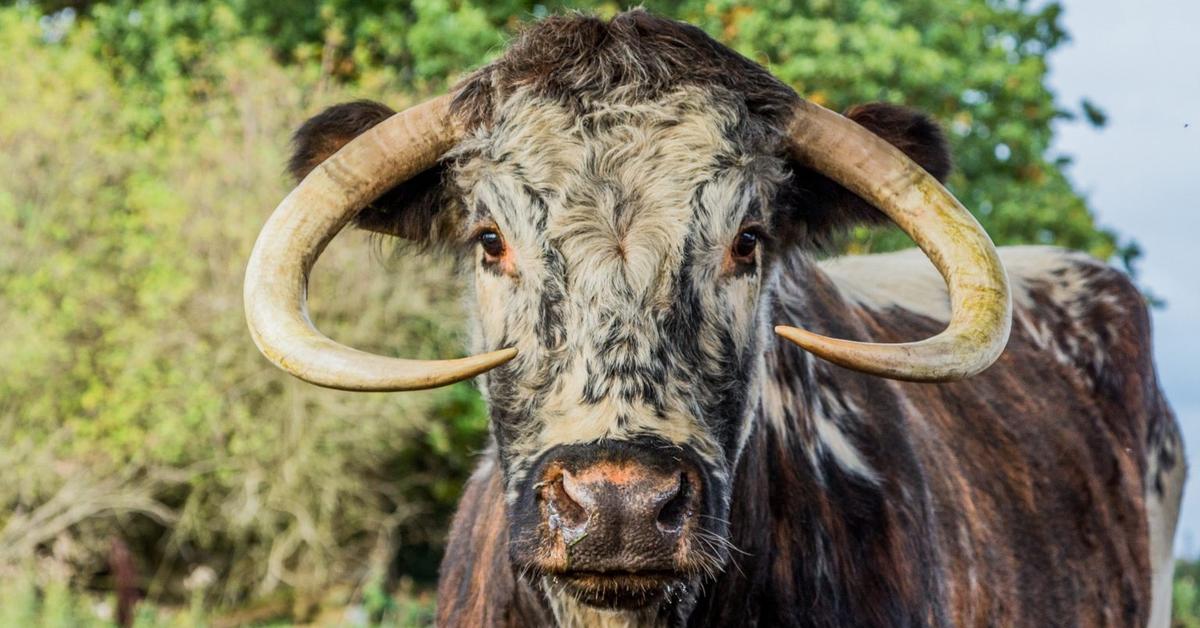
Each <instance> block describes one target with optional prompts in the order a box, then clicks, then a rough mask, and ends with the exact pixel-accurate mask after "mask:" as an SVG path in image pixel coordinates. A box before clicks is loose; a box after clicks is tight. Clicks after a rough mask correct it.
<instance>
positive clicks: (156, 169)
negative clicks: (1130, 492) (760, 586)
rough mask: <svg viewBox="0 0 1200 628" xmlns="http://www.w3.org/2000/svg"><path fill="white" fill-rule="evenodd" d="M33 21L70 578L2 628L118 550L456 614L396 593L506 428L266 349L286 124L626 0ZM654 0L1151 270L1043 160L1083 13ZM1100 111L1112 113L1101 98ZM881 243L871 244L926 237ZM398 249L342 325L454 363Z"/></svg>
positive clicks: (47, 7) (352, 295)
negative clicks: (270, 243) (255, 253)
mask: <svg viewBox="0 0 1200 628" xmlns="http://www.w3.org/2000/svg"><path fill="white" fill-rule="evenodd" d="M34 5H37V6H40V7H41V12H39V10H38V9H37V8H36V7H34V8H31V7H30V6H28V5H22V6H16V7H5V8H0V57H3V58H4V59H10V60H11V59H19V60H20V63H5V64H0V85H3V86H4V89H3V90H0V110H2V111H4V115H3V116H0V154H3V155H5V157H6V168H4V169H0V327H2V328H3V329H4V330H5V332H6V333H5V334H3V335H0V355H4V356H5V360H4V361H3V362H2V363H0V469H3V470H4V480H5V481H4V482H2V483H0V576H5V572H4V571H3V568H4V567H5V566H11V565H17V564H24V562H25V561H28V560H34V559H36V560H52V561H53V562H54V564H56V565H60V566H61V569H62V570H63V573H64V574H65V575H64V576H63V579H60V580H59V581H55V582H59V584H56V583H55V582H39V583H37V584H36V585H35V584H28V583H27V584H26V585H19V586H18V585H13V586H5V585H0V596H3V597H0V613H7V614H0V625H10V624H11V625H29V624H30V623H34V624H36V623H38V621H37V620H35V619H30V618H43V617H49V616H50V615H47V613H51V612H59V610H54V609H56V608H60V607H61V608H62V609H68V610H61V612H62V613H77V611H78V609H79V608H82V607H81V606H79V607H78V608H77V607H76V606H77V605H76V606H72V604H74V602H63V604H59V605H58V606H54V607H52V606H51V605H50V602H52V601H53V600H56V599H59V598H60V597H61V598H62V599H66V598H65V597H62V596H59V597H55V596H58V595H59V594H58V593H55V592H54V591H56V589H54V587H61V586H62V585H61V582H66V581H72V582H74V583H76V584H79V583H87V584H89V585H92V586H99V587H107V586H110V585H111V583H108V582H105V581H101V580H96V579H94V578H93V577H92V576H91V574H97V573H102V572H103V570H104V564H105V561H106V555H107V548H108V547H109V544H110V541H111V539H112V538H113V537H118V538H122V539H125V540H126V541H127V542H128V543H129V545H130V546H131V548H132V549H133V551H134V553H135V555H136V557H137V560H138V566H139V570H140V572H141V573H142V574H143V576H144V577H145V579H146V582H147V583H148V589H149V595H150V598H151V600H152V601H157V602H163V601H166V602H172V603H177V604H185V603H189V604H192V605H193V606H194V607H195V608H196V609H202V608H203V607H211V606H218V607H219V606H227V605H232V604H236V603H239V602H241V601H244V600H247V599H250V598H259V599H273V598H272V596H275V595H278V594H279V592H280V591H293V590H295V591H302V592H303V591H308V592H324V591H325V590H326V589H325V587H327V586H328V585H330V584H331V583H338V582H342V583H347V582H348V583H352V584H355V585H357V583H363V582H367V583H370V586H369V587H367V588H366V589H364V590H362V591H357V590H356V591H357V592H355V593H348V594H346V597H347V598H353V599H355V600H359V601H362V602H363V603H364V604H365V605H366V606H367V607H369V609H370V611H371V612H374V613H376V614H377V615H378V614H382V615H383V616H386V617H391V618H394V621H395V622H396V623H397V624H399V625H409V624H421V623H426V622H427V621H428V618H429V606H430V601H429V600H428V599H427V598H425V597H420V596H417V601H416V602H413V603H412V604H409V603H408V602H405V601H403V600H402V599H400V598H396V597H394V596H392V595H390V594H389V588H390V585H389V584H388V583H389V582H391V580H389V577H391V576H401V577H402V578H403V577H411V578H415V579H416V580H418V581H423V582H428V581H429V580H430V579H431V578H432V577H433V575H434V571H435V568H436V564H437V560H438V558H439V556H440V552H441V543H442V534H443V533H444V530H445V529H446V527H447V522H448V519H449V516H450V514H451V513H452V510H453V507H454V504H455V502H456V500H457V498H458V494H459V491H460V489H461V486H462V482H463V481H464V479H465V477H466V476H467V474H468V473H469V471H470V468H471V466H472V463H473V460H474V456H475V455H476V454H477V453H478V451H479V450H480V448H481V447H483V446H484V443H485V440H486V433H487V423H486V418H485V411H484V407H483V403H482V401H481V399H480V397H479V395H478V393H477V392H476V391H475V390H474V389H472V388H471V387H470V386H468V385H466V384H461V385H458V386H454V387H451V388H448V389H443V390H440V391H435V392H429V393H411V394H405V395H386V396H385V395H361V394H352V393H341V392H334V391H326V390H320V389H316V388H314V387H312V386H309V385H306V384H303V383H300V382H297V381H295V380H292V379H290V378H289V377H287V376H285V375H283V374H282V373H280V372H278V371H277V370H276V369H275V368H273V367H271V366H270V365H269V364H268V363H267V362H266V361H265V360H263V359H262V358H261V357H259V356H258V354H257V352H256V350H255V349H254V347H253V344H252V343H251V342H250V339H249V337H248V335H247V334H246V331H245V324H244V320H243V316H242V310H241V301H240V289H241V278H242V272H243V265H244V263H245V259H246V255H247V253H248V251H249V249H250V246H251V244H252V239H253V237H254V236H255V234H256V233H257V231H258V228H259V227H260V226H261V224H262V222H263V220H264V219H265V217H266V215H267V212H269V211H270V208H272V207H273V206H274V205H275V204H276V202H277V201H278V200H279V199H280V198H281V197H282V196H283V195H284V194H285V193H286V190H287V188H288V186H289V183H288V182H287V181H286V180H285V178H284V177H283V175H282V164H283V162H284V160H285V157H286V149H287V141H288V136H289V133H290V132H291V130H292V129H294V128H296V126H297V125H298V124H299V123H300V122H301V121H302V120H303V119H304V118H305V116H307V115H311V114H312V113H314V112H315V111H317V110H319V109H320V108H321V107H323V106H325V105H328V104H331V103H333V102H338V101H344V100H349V99H353V98H362V97H370V98H377V99H380V100H384V101H387V102H389V103H391V104H393V105H394V106H403V105H405V104H407V103H410V102H412V101H414V100H417V99H420V98H423V97H424V96H426V95H428V94H429V93H433V92H437V91H439V90H442V89H445V87H446V86H447V85H448V84H449V83H450V82H452V81H453V80H455V79H457V78H458V77H460V76H461V75H462V73H463V72H465V71H468V70H469V69H471V68H472V67H474V66H476V65H478V64H480V63H482V62H484V61H486V60H488V59H489V58H491V57H492V56H493V55H495V54H497V53H498V52H499V51H500V50H502V49H503V44H504V42H505V41H506V39H507V38H508V37H509V36H510V35H511V34H512V33H513V32H514V31H515V30H516V29H517V28H519V27H520V24H522V23H523V22H525V21H528V20H529V19H533V18H535V17H539V16H542V15H545V14H547V13H549V12H553V11H559V10H564V9H571V8H589V9H591V10H594V11H596V12H598V13H600V14H603V15H611V14H613V13H615V12H616V11H618V10H620V8H621V6H620V5H619V4H618V3H615V2H605V3H602V4H594V3H591V4H589V3H584V2H575V1H561V2H559V1H556V2H545V3H534V2H529V1H523V0H501V1H498V2H483V1H482V0H477V1H475V2H468V1H463V0H411V1H401V2H385V1H383V0H354V1H351V0H297V1H296V2H289V3H262V2H252V1H250V0H206V1H202V2H188V3H178V2H171V1H169V0H142V1H139V0H111V1H110V2H103V3H96V2H90V1H87V0H82V1H79V0H70V1H67V2H62V1H48V2H44V3H41V4H40V5H39V4H38V3H34ZM647 6H648V7H649V8H651V9H652V10H656V11H659V12H662V13H665V14H669V15H673V16H676V17H680V18H683V19H686V20H689V21H692V22H694V23H697V24H699V25H701V26H702V27H703V28H705V29H707V30H708V31H709V32H710V33H712V34H713V35H714V36H716V37H718V38H720V39H721V40H723V41H725V42H727V43H729V44H730V45H731V46H733V47H735V48H736V49H738V50H739V51H741V52H743V53H744V54H746V55H748V56H750V57H752V58H755V59H757V60H759V61H762V62H764V63H767V64H769V65H770V66H771V68H772V70H773V71H774V72H775V73H776V74H777V75H778V76H780V77H781V78H783V79H784V80H786V81H788V82H789V83H791V84H792V85H794V86H795V87H796V88H797V89H798V90H799V91H800V92H801V93H802V94H805V95H807V96H809V97H810V98H812V99H814V100H816V101H818V102H821V103H824V104H827V105H829V106H831V107H845V106H847V105H850V104H854V103H857V102H864V101H871V100H890V101H894V102H901V103H906V104H910V105H913V106H916V107H920V108H923V109H925V110H927V111H930V112H932V113H933V114H934V115H935V116H936V117H937V118H938V119H939V120H940V121H942V122H943V123H944V124H945V125H946V126H947V128H948V129H949V130H950V137H951V139H952V141H953V143H954V147H955V150H956V153H957V157H958V165H959V170H958V172H957V174H955V175H954V177H953V179H952V180H951V185H952V187H953V188H954V189H955V191H956V193H957V194H958V195H959V196H960V198H962V199H963V200H964V202H965V204H966V205H967V206H968V207H970V208H972V209H973V210H974V211H976V212H977V215H978V216H979V217H980V218H981V220H982V221H983V222H984V224H985V225H986V226H987V227H988V229H989V231H990V232H991V233H992V235H993V236H994V237H995V239H996V240H997V241H999V242H1002V243H1012V242H1054V243H1059V244H1063V245H1067V246H1072V247H1076V248H1080V249H1084V250H1087V251H1090V252H1091V253H1093V254H1095V255H1097V256H1099V257H1102V258H1106V259H1107V258H1119V259H1124V260H1125V261H1126V262H1127V263H1128V262H1129V261H1130V260H1132V259H1133V258H1135V257H1136V256H1137V253H1138V252H1137V249H1136V247H1135V246H1133V245H1131V244H1128V243H1122V242H1121V241H1120V239H1119V238H1118V237H1117V236H1116V235H1115V234H1113V233H1111V232H1109V231H1107V230H1104V229H1102V228H1098V227H1097V225H1096V224H1095V221H1094V218H1093V216H1092V214H1091V213H1090V211H1089V210H1088V207H1087V204H1086V202H1085V199H1084V198H1083V197H1081V196H1080V195H1079V194H1078V193H1077V192H1076V191H1075V190H1074V189H1073V188H1072V187H1071V184H1070V182H1069V180H1068V179H1067V178H1066V176H1065V175H1064V169H1065V167H1066V166H1067V164H1068V160H1066V159H1065V158H1058V157H1055V156H1054V155H1052V154H1051V153H1050V151H1049V147H1050V143H1051V140H1052V130H1053V129H1052V123H1054V122H1055V121H1057V120H1060V119H1062V118H1065V117H1068V116H1070V115H1074V114H1070V113H1068V112H1065V111H1063V110H1062V108H1061V107H1062V105H1061V103H1056V102H1055V100H1054V97H1053V94H1052V93H1051V92H1050V91H1049V90H1048V89H1047V88H1046V86H1045V78H1046V61H1045V55H1046V54H1047V53H1048V52H1050V51H1052V50H1054V49H1055V48H1056V47H1057V46H1058V45H1060V44H1061V43H1062V42H1063V41H1064V40H1065V37H1066V35H1065V33H1064V32H1063V31H1062V28H1061V26H1060V24H1059V19H1060V12H1061V10H1060V7H1059V6H1058V5H1057V4H1055V3H1048V4H1045V5H1043V6H1042V8H1039V9H1033V8H1031V7H1030V6H1029V5H1028V4H1026V3H1024V2H1014V1H1003V0H1001V1H996V0H937V1H935V0H894V1H890V2H886V1H883V0H844V1H837V2H834V1H832V0H794V1H790V2H789V1H786V0H771V1H767V2H757V3H754V4H753V6H749V5H748V3H746V4H745V5H743V4H739V3H735V2H732V1H730V0H711V1H702V0H684V1H673V2H672V1H666V0H652V1H650V2H648V4H647ZM64 7H71V10H70V11H64V10H63V8H64ZM1081 109H1082V115H1083V116H1084V117H1085V118H1086V119H1087V120H1088V121H1090V122H1091V123H1093V124H1102V123H1103V122H1104V115H1103V112H1102V111H1101V110H1100V109H1098V108H1097V107H1096V106H1095V105H1092V104H1091V103H1087V102H1085V103H1083V104H1082V105H1081ZM856 235H857V237H856V239H855V240H854V241H853V242H851V243H850V246H851V247H852V248H853V249H854V250H859V251H861V250H876V249H885V248H890V247H895V246H900V245H902V244H903V242H904V240H903V238H901V237H899V236H898V235H897V234H895V233H891V232H866V231H864V232H862V233H859V234H856ZM372 250H373V249H372V247H370V246H369V245H368V242H367V240H366V238H365V237H363V236H361V235H358V234H346V235H344V236H341V237H339V238H338V239H337V240H336V241H335V242H334V243H333V244H332V246H331V247H330V250H329V252H328V253H327V254H326V256H325V257H324V258H322V264H321V266H320V267H319V268H317V270H316V273H315V276H314V278H313V293H312V295H311V301H312V310H313V314H314V316H315V317H316V318H317V319H318V321H319V323H320V325H321V327H322V329H324V330H326V331H327V332H328V333H330V334H331V335H332V336H334V337H336V338H338V339H339V340H342V341H344V342H347V343H349V344H352V345H355V346H359V347H362V348H364V349H368V350H372V351H377V352H382V353H387V354H403V355H407V356H413V357H432V356H441V357H444V356H450V355H453V354H455V353H456V352H458V351H459V350H460V349H459V348H460V338H459V334H460V333H461V325H462V320H461V318H460V315H459V313H458V305H459V303H458V293H459V284H458V283H457V281H456V280H455V278H454V277H453V274H452V271H451V269H449V268H448V265H447V264H445V263H444V260H437V259H430V258H427V257H413V258H408V257H406V258H404V259H396V260H394V261H391V262H390V263H389V264H387V265H382V264H378V263H375V261H374V260H373V259H372V257H371V255H370V253H369V252H370V251H372ZM364 304H370V306H369V307H367V306H364ZM206 570H207V571H206ZM205 573H215V574H217V576H218V577H217V580H216V582H215V583H207V581H206V579H205V578H204V577H201V576H202V575H203V574H205ZM71 578H74V580H71ZM1178 586H1185V587H1186V586H1191V585H1187V584H1186V582H1185V584H1183V585H1178ZM64 590H65V589H64ZM1188 591H1192V596H1193V597H1192V598H1187V595H1188V594H1189V593H1188ZM13 596H16V597H13ZM21 596H25V597H21ZM18 598H19V599H18ZM1194 598H1195V595H1194V588H1193V589H1185V590H1183V591H1182V593H1181V594H1180V600H1185V599H1194ZM14 600H17V601H14ZM13 609H16V610H13ZM22 609H24V610H22ZM196 612H197V613H199V612H201V610H196ZM12 613H26V614H25V615H18V614H12ZM61 617H64V618H75V617H82V615H68V614H62V615H61ZM9 620H12V621H9ZM26 620H28V621H26ZM80 622H83V620H82V619H81V620H80ZM67 623H71V622H70V621H68V622H67ZM155 625H157V624H155Z"/></svg>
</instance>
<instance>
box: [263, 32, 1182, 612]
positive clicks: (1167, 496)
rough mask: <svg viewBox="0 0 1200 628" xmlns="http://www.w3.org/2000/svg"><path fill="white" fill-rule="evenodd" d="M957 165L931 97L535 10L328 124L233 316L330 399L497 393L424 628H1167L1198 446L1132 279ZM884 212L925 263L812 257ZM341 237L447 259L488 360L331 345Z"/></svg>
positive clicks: (687, 37)
mask: <svg viewBox="0 0 1200 628" xmlns="http://www.w3.org/2000/svg"><path fill="white" fill-rule="evenodd" d="M949 167H950V158H949V155H948V153H947V149H946V148H945V145H944V142H943V138H942V135H941V132H940V131H939V129H938V128H937V126H936V125H935V124H933V123H932V122H931V121H930V120H929V119H927V118H926V117H924V116H923V115H921V114H918V113H915V112H913V111H910V110H907V109H903V108H900V107H897V106H893V105H880V104H876V105H867V106H861V107H856V108H853V109H851V110H849V111H848V112H847V113H846V115H845V116H844V117H843V116H840V115H837V114H834V113H831V112H829V111H827V110H825V109H823V108H821V107H819V106H817V105H814V104H812V103H809V102H807V101H804V100H802V99H801V98H799V97H798V96H797V95H796V94H795V93H794V92H793V91H792V90H791V89H790V88H789V87H787V86H786V85H784V84H783V83H781V82H780V81H778V80H776V79H775V78H774V77H772V76H771V75H770V74H769V73H768V72H767V71H766V70H764V69H763V68H762V67H760V66H758V65H756V64H755V63H753V62H751V61H749V60H747V59H745V58H743V57H741V56H739V55H737V54H736V53H734V52H732V51H730V50H729V49H727V48H725V47H724V46H722V45H720V44H719V43H717V42H715V41H714V40H712V39H710V38H709V37H708V36H707V35H705V34H704V33H703V32H702V31H700V30H699V29H697V28H694V27H691V26H688V25H685V24H680V23H677V22H674V21H670V20H666V19H662V18H658V17H655V16H653V15H650V14H648V13H646V12H644V11H640V10H636V11H631V12H627V13H622V14H620V15H618V16H616V17H614V18H613V19H611V20H608V21H604V20H601V19H597V18H592V17H583V16H571V17H559V18H550V19H546V20H544V21H541V22H539V23H537V24H535V25H533V26H531V27H529V28H528V29H527V30H526V31H525V32H524V33H523V34H522V35H521V36H520V37H519V38H518V39H517V40H516V41H515V42H514V43H513V44H512V45H511V46H510V48H509V49H508V50H507V52H506V53H505V54H504V55H503V56H501V57H500V58H499V59H498V60H496V61H495V62H493V63H490V64H488V65H486V66H484V67H483V68H482V69H480V70H478V71H477V72H475V73H474V74H472V75H471V76H470V77H468V78H467V79H465V81H463V82H462V83H461V84H460V85H459V86H458V87H457V88H456V89H455V90H454V91H453V93H451V94H449V95H447V96H442V97H439V98H435V99H433V100H430V101H428V102H426V103H424V104H421V105H418V106H416V107H413V108H411V109H408V110H406V111H404V112H402V113H398V114H395V113H393V112H392V111H391V110H390V109H388V108H387V107H385V106H383V105H379V104H376V103H370V102H358V103H350V104H346V105H340V106H336V107H333V108H332V109H329V110H327V111H325V112H324V113H322V114H320V115H318V116H316V117H315V118H313V119H311V120H310V121H308V122H307V123H306V124H305V125H304V126H303V127H302V128H301V129H300V130H299V131H298V133H297V136H296V152H295V156H294V159H293V161H292V171H293V172H294V173H295V174H296V175H297V176H298V177H300V178H302V179H303V181H302V182H301V183H300V185H299V186H298V187H297V189H296V190H295V191H293V192H292V193H291V194H290V195H289V196H288V197H287V198H286V199H285V200H284V202H283V203H282V204H281V205H280V206H279V208H278V209H276V211H275V213H274V214H273V215H272V216H271V218H270V219H269V221H268V222H267V224H266V226H265V227H264V228H263V231H262V233H261V235H260V236H259V240H258V242H257V244H256V245H255V249H254V252H253V254H252V256H251V261H250V264H249V267H248V270H247V276H246V286H245V302H246V311H247V317H248V321H249V324H250V328H251V331H252V334H253V337H254V339H255V342H256V343H257V344H258V345H259V347H260V348H261V349H262V351H263V352H264V354H265V355H266V356H267V357H268V358H270V359H271V360H272V361H274V362H275V363H276V364H277V365H279V366H280V367H281V368H283V369H286V370H287V371H289V372H291V373H293V374H295V375H297V376H299V377H301V378H304V379H306V380H308V381H311V382H314V383H316V384H320V385H323V386H330V387H335V388H342V389H347V390H411V389H417V388H427V387H433V386H440V385H444V384H448V383H451V382H454V381H458V380H462V379H465V378H469V377H472V376H476V375H480V376H481V377H480V382H481V388H482V390H483V391H484V393H485V395H486V396H487V398H488V401H489V407H490V412H491V444H490V447H489V448H488V449H487V452H486V454H485V455H484V456H483V459H482V460H481V462H480V464H479V467H478V469H477V470H476V472H475V474H474V475H473V477H472V478H471V479H470V481H469V483H468V485H467V487H466V491H465V494H464V496H463V498H462V502H461V504H460V506H459V510H458V514H457V515H456V517H455V519H454V523H453V527H452V530H451V531H450V536H449V544H448V549H447V552H446V556H445V559H444V561H443V563H442V568H441V577H440V583H439V587H438V606H439V608H438V613H437V616H438V623H439V624H440V625H445V626H543V625H555V624H556V625H559V626H682V625H690V626H828V627H841V626H886V627H897V626H1031V627H1038V628H1043V627H1047V626H1146V625H1151V626H1156V627H1158V626H1166V625H1167V623H1168V621H1169V617H1168V616H1169V607H1170V587H1171V583H1170V577H1171V569H1172V555H1171V545H1172V538H1173V535H1174V527H1175V520H1176V515H1177V511H1178V506H1179V500H1180V491H1181V486H1182V483H1183V477H1184V462H1183V459H1182V452H1181V445H1180V439H1179V432H1178V428H1177V426H1176V423H1175V420H1174V418H1173V416H1172V414H1171V411H1170V409H1169V408H1168V406H1167V404H1166V402H1165V400H1164V399H1163V396H1162V394H1161V393H1160V391H1159V387H1158V383H1157V381H1156V376H1155V372H1154V365H1153V361H1152V359H1151V356H1150V352H1149V347H1150V339H1149V334H1150V330H1149V321H1148V317H1147V311H1146V308H1145V306H1144V303H1143V299H1142V296H1141V295H1140V294H1139V292H1138V291H1137V290H1136V289H1135V288H1134V286H1133V285H1131V283H1130V281H1129V280H1128V279H1127V278H1126V277H1124V276H1123V275H1121V274H1120V273H1119V272H1117V271H1114V270H1112V269H1110V268H1109V267H1108V266H1106V265H1104V264H1103V263H1100V262H1098V261H1095V260H1093V259H1091V258H1089V257H1087V256H1085V255H1082V254H1079V253H1072V252H1068V251H1064V250H1059V249H1053V248H1042V247H1016V248H1004V249H1001V250H1000V251H999V252H997V250H996V249H995V248H994V247H993V246H992V244H991V241H990V240H989V239H988V238H987V236H986V234H984V232H983V231H982V229H980V227H979V226H978V224H977V223H975V221H974V220H973V219H972V218H971V217H970V215H969V214H968V213H967V212H966V210H965V209H963V208H962V206H961V205H959V204H958V202H957V201H956V200H955V199H954V198H953V197H952V196H951V195H950V194H949V193H948V192H947V191H946V190H945V188H943V187H942V186H941V184H940V183H939V182H938V180H937V179H940V178H943V177H944V176H945V175H946V173H947V172H948V170H949ZM884 218H889V219H891V220H892V221H893V222H895V223H896V224H897V225H899V226H900V227H901V228H903V229H904V230H905V231H907V232H908V233H909V234H910V235H911V236H912V237H913V239H914V240H915V241H916V243H917V244H918V245H919V246H920V248H921V250H915V251H914V252H903V253H893V254H886V255H872V256H862V257H848V258H842V259H832V260H829V261H824V262H820V261H817V257H818V255H817V252H818V251H819V250H820V248H821V247H822V245H823V244H825V243H827V242H828V241H829V240H830V238H831V237H832V234H835V233H836V232H837V230H839V229H842V228H844V227H846V226H849V225H854V224H858V223H864V222H873V221H879V220H882V219H884ZM351 221H353V222H354V223H356V224H357V225H358V226H359V227H362V228H365V229H368V230H371V231H375V232H379V233H384V234H389V235H394V236H398V237H400V238H404V239H407V240H411V241H414V242H418V243H421V244H423V245H426V246H433V247H441V248H443V249H446V250H449V251H452V252H456V253H457V254H458V255H459V256H460V258H461V260H462V261H463V268H464V274H465V276H466V279H467V281H466V283H467V284H468V285H469V286H470V290H471V293H472V298H471V300H470V303H472V305H471V306H470V309H471V310H472V314H473V318H474V324H473V333H472V345H473V348H474V349H475V350H476V351H477V352H478V353H477V354H476V355H473V356H471V357H468V358H463V359H460V360H447V361H433V362H424V361H410V360H403V359H397V358H388V357H382V356H376V355H370V354H366V353H362V352H359V351H356V350H353V349H350V348H347V347H344V346H342V345H339V344H337V343H335V342H333V341H332V340H330V339H328V338H326V337H324V336H322V335H320V334H319V333H318V332H317V331H316V330H315V328H313V326H312V324H311V323H310V322H309V320H308V318H307V315H306V314H305V303H304V299H305V296H304V295H305V286H306V282H307V279H308V273H309V270H310V269H311V267H312V265H313V264H314V263H315V261H316V259H317V257H318V256H319V255H320V252H321V250H322V249H323V247H324V246H325V244H326V243H327V242H328V241H329V240H330V239H331V238H332V237H333V236H334V235H335V234H336V233H337V232H338V231H339V230H340V229H341V228H343V227H344V226H345V225H347V224H348V223H350V222H351ZM943 280H944V281H943ZM773 332H774V333H773ZM873 343H878V344H873ZM485 372H486V375H483V374H484V373H485Z"/></svg>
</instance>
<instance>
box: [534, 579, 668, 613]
mask: <svg viewBox="0 0 1200 628" xmlns="http://www.w3.org/2000/svg"><path fill="white" fill-rule="evenodd" d="M548 580H549V582H550V584H551V586H552V587H554V588H558V589H561V590H562V591H563V592H564V593H566V594H568V595H570V596H571V597H573V598H575V599H576V600H578V601H580V602H582V603H584V604H587V605H588V606H594V607H597V608H602V609H610V610H635V609H640V608H646V607H649V606H652V605H656V604H659V603H661V602H664V601H667V600H669V599H678V598H679V597H680V596H681V595H683V593H684V592H685V591H686V590H687V586H688V584H687V578H686V577H685V576H683V575H682V574H680V573H677V572H674V571H636V572H632V571H631V572H623V571H573V572H567V573H558V574H554V575H551V576H548Z"/></svg>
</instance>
